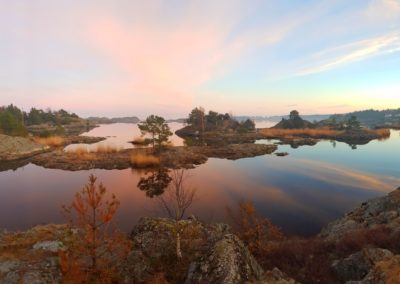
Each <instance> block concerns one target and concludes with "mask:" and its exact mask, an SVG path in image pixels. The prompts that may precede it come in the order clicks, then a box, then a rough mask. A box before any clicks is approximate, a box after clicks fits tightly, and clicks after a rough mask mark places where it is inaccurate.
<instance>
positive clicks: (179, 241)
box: [176, 231, 182, 259]
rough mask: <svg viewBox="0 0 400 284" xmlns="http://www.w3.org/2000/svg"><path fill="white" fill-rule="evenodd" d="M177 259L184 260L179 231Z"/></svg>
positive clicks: (177, 233)
mask: <svg viewBox="0 0 400 284" xmlns="http://www.w3.org/2000/svg"><path fill="white" fill-rule="evenodd" d="M176 257H177V258H178V259H182V251H181V235H180V233H179V231H177V232H176Z"/></svg>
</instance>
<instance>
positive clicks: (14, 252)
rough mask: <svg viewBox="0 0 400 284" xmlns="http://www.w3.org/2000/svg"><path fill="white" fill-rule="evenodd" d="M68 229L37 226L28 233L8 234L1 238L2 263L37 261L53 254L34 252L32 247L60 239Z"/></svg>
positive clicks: (59, 226) (63, 226)
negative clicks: (8, 261) (39, 243)
mask: <svg viewBox="0 0 400 284" xmlns="http://www.w3.org/2000/svg"><path fill="white" fill-rule="evenodd" d="M66 228H67V226H65V225H52V224H50V225H45V226H36V227H34V228H32V229H31V230H29V231H26V232H10V233H6V234H4V235H2V236H1V237H0V261H7V260H19V261H21V260H26V261H35V260H40V259H43V258H44V257H45V256H48V255H49V254H53V253H51V252H45V251H41V250H32V246H33V245H34V244H36V243H38V242H43V241H50V240H58V239H60V238H61V237H62V236H63V235H64V234H63V232H64V231H65V230H66Z"/></svg>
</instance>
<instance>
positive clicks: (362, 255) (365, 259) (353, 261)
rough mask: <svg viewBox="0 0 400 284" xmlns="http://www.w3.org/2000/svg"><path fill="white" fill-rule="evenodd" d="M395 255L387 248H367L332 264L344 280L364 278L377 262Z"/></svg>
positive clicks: (340, 278)
mask: <svg viewBox="0 0 400 284" xmlns="http://www.w3.org/2000/svg"><path fill="white" fill-rule="evenodd" d="M391 257H393V254H392V253H391V252H390V251H388V250H386V249H379V248H367V249H363V250H362V251H360V252H357V253H354V254H352V255H350V256H348V257H347V258H344V259H340V260H335V261H334V262H333V264H332V267H333V269H334V271H335V272H336V275H337V278H338V279H339V280H340V281H342V282H347V281H359V280H362V279H363V278H364V277H365V276H366V275H367V274H368V273H369V272H370V270H371V269H372V268H373V267H374V266H375V264H376V263H377V262H379V261H382V260H387V259H390V258H391Z"/></svg>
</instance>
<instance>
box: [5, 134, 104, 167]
mask: <svg viewBox="0 0 400 284" xmlns="http://www.w3.org/2000/svg"><path fill="white" fill-rule="evenodd" d="M104 139H105V138H104V137H88V136H68V137H62V144H61V145H59V146H47V145H42V144H39V143H37V142H35V141H34V140H32V139H31V138H26V137H13V136H8V135H2V134H0V171H6V170H15V169H17V168H19V167H21V166H24V165H26V164H28V163H30V162H31V161H32V160H33V159H35V157H36V156H37V155H41V154H49V153H54V152H57V151H60V150H62V148H63V147H65V146H67V145H70V144H78V143H84V144H92V143H97V142H100V141H103V140H104Z"/></svg>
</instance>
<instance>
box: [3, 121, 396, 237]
mask: <svg viewBox="0 0 400 284" xmlns="http://www.w3.org/2000/svg"><path fill="white" fill-rule="evenodd" d="M180 127H181V125H180V124H178V123H176V124H172V125H171V128H173V129H178V128H180ZM399 134H400V132H399V131H392V134H391V138H390V139H388V140H386V141H373V142H370V143H369V144H367V145H364V146H358V148H357V149H356V150H353V149H351V148H350V147H349V146H348V145H347V144H344V143H339V142H338V143H336V144H335V145H334V144H333V143H331V142H329V141H323V142H320V143H318V144H317V145H316V146H312V147H310V146H304V147H300V148H298V149H291V148H290V147H288V146H279V150H278V151H286V152H289V156H286V157H276V156H274V155H264V156H260V157H255V158H246V159H241V160H237V161H228V160H221V159H210V160H209V161H208V162H207V163H206V164H203V165H200V166H199V167H197V168H196V169H193V170H190V171H189V174H190V178H189V180H188V183H189V184H190V186H192V187H196V188H197V198H196V202H195V204H194V205H193V207H192V208H191V210H190V213H193V214H195V215H198V216H199V217H200V218H202V219H204V220H207V221H221V220H222V221H223V220H224V219H225V208H226V206H234V205H235V204H237V202H238V201H239V200H243V199H246V200H251V201H253V202H254V203H255V205H256V207H257V209H258V210H259V212H260V213H261V214H262V215H263V216H266V217H268V218H270V219H271V220H272V221H273V222H274V223H275V224H277V225H278V226H280V227H282V228H283V230H284V231H285V232H288V233H294V234H300V235H311V234H315V233H317V232H318V231H319V230H320V228H321V226H323V225H325V224H326V223H327V222H329V221H331V220H333V219H335V218H338V217H340V216H341V215H343V214H344V213H345V212H347V211H348V210H350V209H352V208H353V207H355V206H357V205H358V204H360V203H361V202H363V201H365V200H366V199H369V198H372V197H376V196H382V195H384V194H386V193H387V192H389V191H391V190H393V189H394V188H396V187H398V186H400V152H399V151H398V149H399V146H400V135H399ZM87 135H93V136H115V137H109V138H108V139H107V141H106V142H107V143H114V144H115V145H118V146H120V147H132V145H131V144H128V143H126V142H127V141H128V140H132V138H133V136H138V135H139V131H138V130H137V126H136V125H132V124H113V125H104V126H101V127H99V128H96V129H93V130H92V131H90V132H89V133H87ZM265 142H266V141H259V143H265ZM103 143H104V142H103ZM173 143H174V144H175V145H181V144H182V140H181V139H179V137H174V139H173ZM90 173H93V174H95V175H96V176H98V178H99V180H101V181H102V182H103V183H104V185H105V186H106V187H107V188H108V190H109V191H110V192H113V193H115V194H116V195H117V197H118V199H119V200H120V202H121V206H120V209H119V211H118V213H117V217H116V221H117V223H118V225H119V226H120V227H121V228H122V229H124V230H126V231H128V230H130V229H131V228H132V226H133V225H134V223H135V222H136V221H137V220H138V218H140V217H142V216H149V215H151V216H160V215H162V213H161V212H160V210H159V209H158V206H157V202H155V201H154V200H153V199H150V198H148V197H146V196H145V193H144V192H142V191H140V190H139V189H138V188H137V186H136V185H137V182H138V180H139V178H140V177H141V176H143V175H144V174H145V173H144V172H143V171H136V170H131V169H126V170H112V171H107V170H90V171H79V172H68V171H62V170H49V169H43V168H41V167H38V166H35V165H27V166H25V167H22V168H19V169H18V170H16V171H6V172H1V173H0V227H5V228H8V229H26V228H29V227H31V226H32V225H36V224H41V223H50V222H63V221H64V220H63V218H62V216H61V214H60V207H61V205H62V204H67V203H69V202H70V201H71V199H72V198H73V195H74V193H75V191H77V190H78V189H80V188H81V187H82V186H83V185H84V184H85V183H86V182H87V178H88V175H89V174H90Z"/></svg>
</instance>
